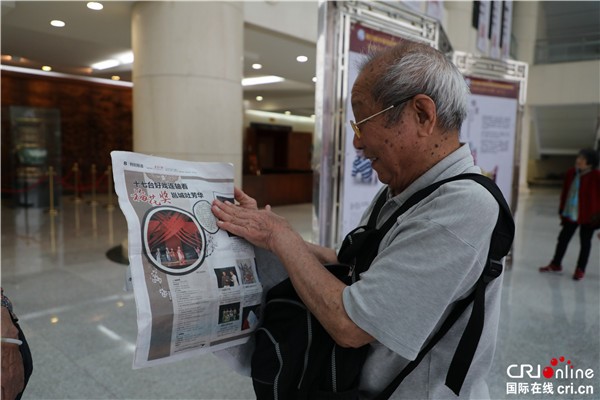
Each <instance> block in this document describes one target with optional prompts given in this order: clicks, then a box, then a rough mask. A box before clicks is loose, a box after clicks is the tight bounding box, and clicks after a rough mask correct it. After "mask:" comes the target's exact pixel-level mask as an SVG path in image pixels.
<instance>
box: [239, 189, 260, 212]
mask: <svg viewBox="0 0 600 400" xmlns="http://www.w3.org/2000/svg"><path fill="white" fill-rule="evenodd" d="M233 195H234V197H235V200H236V201H237V202H238V203H239V205H240V207H242V208H246V209H248V210H258V205H257V204H256V200H254V199H253V198H252V197H250V196H248V195H247V194H246V193H244V192H243V191H242V189H240V188H238V187H235V188H234V189H233Z"/></svg>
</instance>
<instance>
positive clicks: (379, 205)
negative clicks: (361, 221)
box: [367, 187, 388, 229]
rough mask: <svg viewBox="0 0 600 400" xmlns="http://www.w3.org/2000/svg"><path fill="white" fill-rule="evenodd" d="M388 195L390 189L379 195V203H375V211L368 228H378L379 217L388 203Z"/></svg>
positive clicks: (372, 213) (370, 217) (372, 212)
mask: <svg viewBox="0 0 600 400" xmlns="http://www.w3.org/2000/svg"><path fill="white" fill-rule="evenodd" d="M387 193H388V188H387V187H386V188H385V189H384V190H382V191H381V193H380V194H379V197H378V198H377V201H376V202H375V205H374V206H373V210H372V211H371V215H369V221H368V222H367V226H368V227H369V228H373V229H374V228H375V227H377V217H378V216H379V212H380V211H381V209H382V208H383V205H384V204H385V202H386V201H387Z"/></svg>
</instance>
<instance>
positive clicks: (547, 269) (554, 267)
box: [539, 263, 562, 272]
mask: <svg viewBox="0 0 600 400" xmlns="http://www.w3.org/2000/svg"><path fill="white" fill-rule="evenodd" d="M539 271H540V272H562V267H561V266H560V265H555V264H552V263H550V264H548V265H546V266H545V267H540V269H539Z"/></svg>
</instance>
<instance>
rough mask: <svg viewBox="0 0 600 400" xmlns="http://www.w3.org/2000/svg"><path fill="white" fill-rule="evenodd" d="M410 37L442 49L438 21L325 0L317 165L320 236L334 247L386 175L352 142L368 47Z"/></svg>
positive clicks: (383, 6) (396, 8)
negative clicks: (355, 92) (356, 87)
mask: <svg viewBox="0 0 600 400" xmlns="http://www.w3.org/2000/svg"><path fill="white" fill-rule="evenodd" d="M400 40H413V41H420V42H424V43H427V44H430V45H432V46H434V47H439V46H440V44H441V46H442V47H443V48H444V49H445V50H449V49H450V46H449V44H448V42H447V40H446V39H445V35H444V34H443V32H442V31H441V28H440V26H439V24H438V23H437V21H436V20H435V19H433V18H431V17H428V16H425V15H421V14H419V13H416V12H413V11H410V10H407V9H404V8H402V7H401V6H400V5H399V4H395V3H389V2H368V3H365V2H354V1H350V2H321V3H320V7H319V37H318V40H317V60H318V61H317V88H316V107H315V109H316V117H317V118H316V120H317V123H316V124H315V137H314V149H315V151H314V158H313V170H314V171H315V176H314V190H313V203H314V204H315V207H314V210H315V212H314V219H313V220H314V224H313V228H314V229H313V231H314V232H315V237H316V238H315V239H316V240H315V241H317V242H319V243H320V244H321V245H325V246H330V247H334V246H336V245H337V244H338V243H339V242H340V241H341V239H342V238H343V237H344V235H345V234H346V233H347V232H349V231H350V230H351V229H352V228H354V227H355V226H356V224H357V222H358V220H359V219H360V217H361V216H362V214H363V212H364V211H365V209H366V207H367V206H368V204H369V203H370V201H371V199H372V198H373V196H374V194H375V193H376V192H377V190H378V188H379V187H380V185H381V183H379V181H378V180H377V177H376V174H375V173H374V171H373V170H372V169H371V168H370V162H369V160H366V159H364V158H363V157H362V156H361V154H360V152H357V151H356V150H355V149H354V146H353V144H352V139H353V135H354V134H353V131H352V128H351V126H350V122H349V121H350V120H352V119H353V118H354V116H353V115H352V107H350V91H351V89H352V85H353V84H354V80H355V79H356V76H357V74H358V66H359V65H360V61H361V59H362V58H363V57H364V53H365V52H366V50H367V49H369V48H374V47H375V48H377V47H379V48H381V47H391V46H394V45H395V44H396V43H398V42H399V41H400Z"/></svg>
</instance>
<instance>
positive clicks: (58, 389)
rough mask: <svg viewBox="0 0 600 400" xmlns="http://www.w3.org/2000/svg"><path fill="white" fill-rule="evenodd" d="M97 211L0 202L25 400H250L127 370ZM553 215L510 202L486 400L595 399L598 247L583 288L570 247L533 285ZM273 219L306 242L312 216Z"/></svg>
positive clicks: (158, 373)
mask: <svg viewBox="0 0 600 400" xmlns="http://www.w3.org/2000/svg"><path fill="white" fill-rule="evenodd" d="M99 203H100V204H98V205H97V206H92V205H90V204H89V203H87V202H82V203H75V202H74V201H73V200H72V199H70V198H64V199H63V202H62V205H61V209H60V212H59V214H58V215H57V216H56V217H54V218H53V217H52V216H51V215H50V214H49V213H47V212H44V211H43V210H39V209H32V208H29V209H27V208H12V207H10V203H9V202H7V201H3V204H2V215H1V217H2V264H1V266H2V286H3V287H4V290H5V292H6V294H7V295H9V296H10V298H11V299H12V301H13V303H14V306H15V310H16V312H17V313H18V315H19V316H20V319H21V325H22V327H23V329H24V331H25V333H26V335H27V337H28V340H29V343H30V346H31V348H32V352H33V357H34V373H33V376H32V378H31V381H30V383H29V386H28V387H27V390H26V392H25V394H24V396H23V399H251V398H253V391H252V385H251V383H250V382H249V380H248V379H247V378H244V377H241V376H238V375H236V374H235V373H233V372H231V371H230V370H229V369H228V368H227V367H226V366H225V365H224V364H223V362H222V361H221V360H219V359H217V358H216V357H214V356H212V355H205V356H201V357H197V358H194V359H191V360H186V361H180V362H176V363H173V364H170V365H166V366H160V367H154V368H147V369H142V370H132V368H131V365H132V357H133V349H134V346H135V339H136V335H137V328H136V309H135V303H134V300H133V296H132V294H131V293H127V292H124V291H123V286H124V281H125V266H124V265H122V264H119V263H117V262H114V261H111V260H110V259H108V258H107V256H106V252H107V251H108V250H109V249H111V248H114V247H115V246H117V245H119V244H120V243H121V241H122V240H123V239H125V237H126V233H127V229H126V224H125V219H124V218H123V216H122V214H121V212H120V210H119V209H118V208H115V209H113V210H111V209H108V208H106V207H105V206H104V204H103V203H106V201H105V200H104V201H103V200H102V199H101V201H100V202H99ZM557 207H558V190H557V189H546V188H543V189H532V191H531V193H530V194H529V195H525V196H522V197H521V199H520V201H519V212H518V215H517V237H516V242H515V247H514V256H513V260H512V267H511V268H510V269H509V270H507V271H506V273H505V276H504V294H503V307H502V317H501V318H502V320H501V328H500V331H499V335H498V348H497V353H496V361H495V365H494V367H493V369H492V371H491V374H490V382H489V384H490V390H491V395H492V398H494V399H529V398H546V399H548V398H550V399H554V398H555V399H571V398H572V399H580V398H600V384H599V382H600V377H599V376H600V365H599V363H600V361H599V360H600V335H599V332H600V326H599V319H600V295H599V293H600V281H599V270H600V249H599V248H600V246H599V242H600V240H598V238H597V237H596V236H594V239H593V247H592V254H591V257H590V262H589V264H588V270H587V274H586V276H585V278H584V279H583V280H582V281H580V282H575V281H573V280H572V279H571V274H572V269H573V266H574V264H575V261H576V259H577V254H578V251H579V239H578V237H575V238H574V239H573V240H572V242H571V245H570V246H569V250H568V252H567V255H566V256H565V260H564V266H565V268H566V271H565V273H564V274H562V275H542V274H540V273H539V272H538V271H537V268H538V266H540V265H545V264H546V263H547V262H548V261H549V260H550V258H551V256H552V252H553V249H554V244H555V242H556V237H557V235H558V230H559V225H558V218H557V216H556V210H557ZM275 211H276V212H278V213H280V214H282V215H284V216H286V217H288V218H289V219H290V221H291V222H292V224H293V225H294V226H295V227H296V228H297V229H298V230H299V231H300V232H301V233H302V234H303V236H304V237H305V238H310V234H311V205H309V204H303V205H297V206H286V207H277V208H275ZM561 356H562V357H565V359H564V362H562V363H561V362H560V357H561ZM553 358H556V359H557V362H558V365H557V366H554V367H553V368H554V369H555V370H557V371H556V375H555V376H554V377H553V379H545V378H544V377H543V376H541V377H540V376H539V373H538V368H540V370H543V369H544V368H545V367H547V366H551V360H552V359H553ZM567 361H571V364H570V365H572V366H573V367H574V368H573V371H578V370H583V371H585V370H588V369H591V370H592V377H591V378H590V377H586V376H583V377H581V376H575V375H569V374H571V372H569V373H568V374H567V376H566V377H561V378H557V376H558V373H559V372H558V369H561V368H562V369H564V368H563V367H564V366H565V365H568V364H567ZM521 371H525V374H523V373H522V372H521ZM527 372H529V375H528V374H527ZM561 373H564V372H563V371H562V370H561ZM582 373H583V372H582ZM536 374H537V375H536ZM588 375H589V372H588ZM550 384H551V385H550ZM551 389H552V392H550V390H551ZM559 391H560V392H562V393H559ZM537 392H539V394H537ZM577 392H582V393H577ZM583 392H586V393H587V395H586V394H584V393H583Z"/></svg>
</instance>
